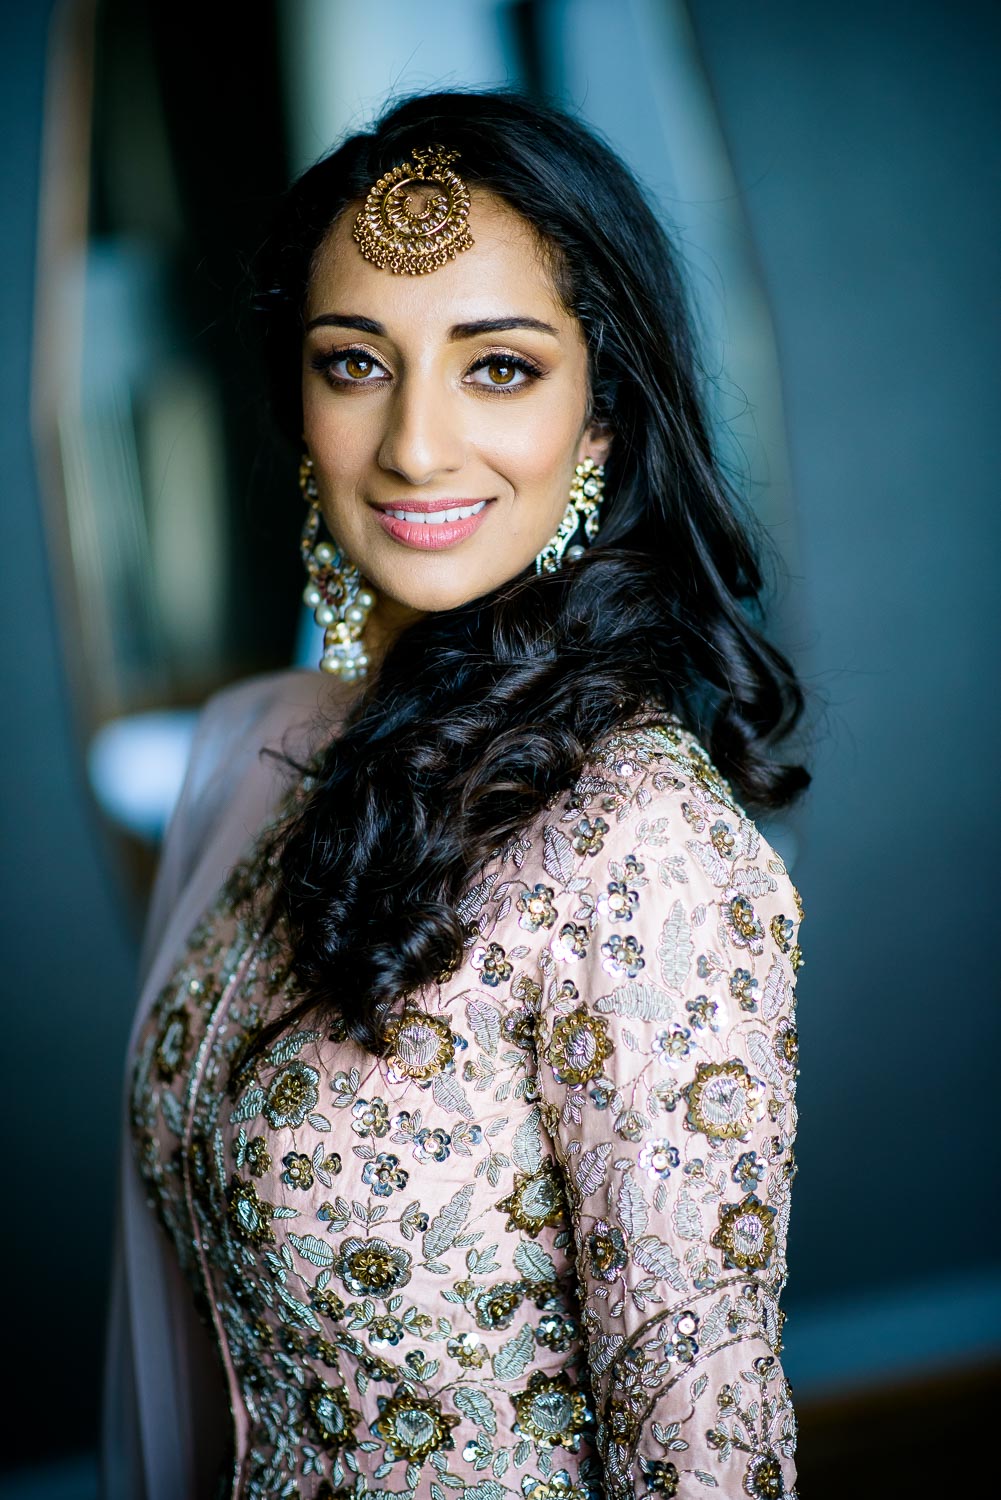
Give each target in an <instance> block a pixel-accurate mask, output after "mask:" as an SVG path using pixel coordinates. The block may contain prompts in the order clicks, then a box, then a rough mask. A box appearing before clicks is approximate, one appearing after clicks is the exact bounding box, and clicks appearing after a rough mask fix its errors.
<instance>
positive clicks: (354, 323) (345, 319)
mask: <svg viewBox="0 0 1001 1500" xmlns="http://www.w3.org/2000/svg"><path fill="white" fill-rule="evenodd" d="M311 328H353V329H354V330H355V332H356V333H370V334H372V335H373V337H375V338H380V337H382V336H383V335H384V334H385V332H386V330H385V328H383V326H382V324H381V323H377V322H376V321H375V319H374V318H362V317H359V316H358V315H356V314H355V313H339V312H333V313H320V315H319V317H317V318H310V320H309V322H308V323H307V324H306V332H307V333H309V331H310V329H311Z"/></svg>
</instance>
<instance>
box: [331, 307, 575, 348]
mask: <svg viewBox="0 0 1001 1500" xmlns="http://www.w3.org/2000/svg"><path fill="white" fill-rule="evenodd" d="M313 328H353V329H354V330H355V332H356V333H368V334H371V335H372V336H373V337H374V338H383V337H385V334H386V330H385V328H384V327H383V325H382V324H381V323H377V322H376V321H375V319H374V318H363V317H361V316H360V315H359V314H357V313H341V312H332V313H320V314H319V316H318V317H315V318H311V319H310V320H309V322H308V323H307V324H306V332H307V333H308V332H309V331H310V330H311V329H313ZM512 328H527V329H530V330H531V331H532V332H534V333H547V334H549V336H550V337H551V338H554V339H558V338H559V333H558V331H557V330H556V329H555V328H554V327H553V325H552V324H551V323H544V322H543V321H542V319H541V318H521V317H516V316H515V315H514V314H510V315H507V314H505V316H504V317H501V318H476V319H475V320H474V321H472V322H470V323H456V324H454V325H453V327H452V328H450V329H449V333H448V337H449V340H450V341H451V342H452V343H457V342H459V341H460V340H462V339H475V338H479V337H481V336H482V335H483V334H484V333H503V332H505V331H507V330H508V329H512Z"/></svg>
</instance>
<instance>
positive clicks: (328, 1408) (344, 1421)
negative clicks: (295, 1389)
mask: <svg viewBox="0 0 1001 1500" xmlns="http://www.w3.org/2000/svg"><path fill="white" fill-rule="evenodd" d="M306 1405H307V1406H308V1408H309V1414H310V1416H311V1417H312V1419H313V1428H314V1431H315V1432H316V1435H317V1437H318V1438H319V1440H320V1442H321V1443H322V1444H323V1446H324V1448H325V1449H326V1450H327V1452H328V1453H333V1454H337V1453H343V1451H344V1450H345V1448H356V1447H357V1446H358V1440H357V1438H356V1437H355V1428H356V1426H357V1425H358V1423H359V1421H360V1420H361V1417H360V1415H359V1413H358V1412H356V1411H355V1410H354V1408H353V1407H352V1406H351V1404H350V1401H349V1398H348V1391H347V1386H343V1385H341V1386H330V1385H327V1384H326V1383H325V1382H324V1381H322V1380H318V1381H317V1382H316V1384H315V1385H314V1386H313V1387H312V1389H311V1390H310V1392H309V1394H308V1396H307V1397H306Z"/></svg>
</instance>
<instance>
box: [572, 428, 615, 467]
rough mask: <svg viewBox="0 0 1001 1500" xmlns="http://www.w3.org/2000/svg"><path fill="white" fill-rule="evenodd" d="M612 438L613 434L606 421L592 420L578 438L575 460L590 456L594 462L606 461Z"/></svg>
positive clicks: (601, 462) (613, 437)
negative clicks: (578, 443)
mask: <svg viewBox="0 0 1001 1500" xmlns="http://www.w3.org/2000/svg"><path fill="white" fill-rule="evenodd" d="M614 440H615V434H614V432H613V431H612V429H611V427H609V425H608V423H607V422H593V423H592V424H591V426H590V427H589V428H588V429H587V431H586V432H585V433H584V436H583V437H582V438H581V440H580V447H579V449H578V450H577V462H578V463H580V462H581V461H582V460H583V459H585V458H590V459H593V461H594V462H595V463H596V464H603V463H607V462H608V455H609V453H610V452H611V451H612V443H613V442H614Z"/></svg>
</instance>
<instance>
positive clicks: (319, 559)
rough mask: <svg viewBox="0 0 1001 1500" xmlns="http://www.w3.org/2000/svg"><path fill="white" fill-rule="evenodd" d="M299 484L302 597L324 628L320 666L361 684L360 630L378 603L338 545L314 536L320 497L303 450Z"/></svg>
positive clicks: (365, 668)
mask: <svg viewBox="0 0 1001 1500" xmlns="http://www.w3.org/2000/svg"><path fill="white" fill-rule="evenodd" d="M299 488H300V489H301V490H302V495H303V499H304V500H305V501H306V504H307V506H308V507H309V509H308V511H307V513H306V521H305V524H304V525H303V528H302V537H301V539H300V542H299V551H300V553H301V555H302V561H303V566H304V567H305V569H306V574H307V579H308V581H307V583H306V587H305V589H304V590H303V595H302V597H303V602H304V603H305V604H306V605H308V607H309V608H310V609H311V610H312V611H313V619H314V620H315V621H316V623H317V625H319V626H321V627H322V629H323V656H322V657H321V658H320V667H321V668H322V670H323V671H324V672H330V673H331V674H332V675H333V676H334V677H339V678H340V679H341V681H342V682H359V681H360V680H361V679H362V678H363V677H364V676H365V675H366V673H367V672H368V665H369V662H368V654H367V652H366V650H365V646H364V643H363V641H362V632H363V631H364V629H365V622H366V621H367V619H368V617H369V615H370V613H371V611H372V606H373V605H374V604H375V595H374V594H373V593H372V591H371V590H370V589H369V588H367V587H366V585H365V582H364V580H363V578H362V576H361V574H360V573H359V571H358V569H357V568H356V567H355V565H354V563H352V562H349V561H348V559H347V558H346V557H345V555H344V553H343V552H342V551H341V549H340V548H339V547H337V546H335V545H333V544H332V543H330V542H318V541H317V540H316V539H317V537H318V535H319V532H320V519H321V518H320V497H319V491H318V490H317V487H316V476H315V475H314V473H313V460H312V459H311V458H310V456H309V454H308V453H304V454H303V456H302V461H301V463H300V464H299Z"/></svg>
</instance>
